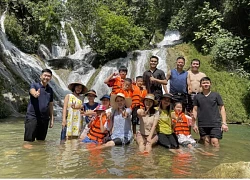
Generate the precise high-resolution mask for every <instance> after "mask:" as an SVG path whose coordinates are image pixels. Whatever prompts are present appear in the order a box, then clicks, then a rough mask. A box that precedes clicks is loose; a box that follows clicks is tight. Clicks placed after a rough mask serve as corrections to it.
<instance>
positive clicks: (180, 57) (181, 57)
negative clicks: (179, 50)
mask: <svg viewBox="0 0 250 180" xmlns="http://www.w3.org/2000/svg"><path fill="white" fill-rule="evenodd" d="M179 59H182V60H183V61H184V63H185V61H186V60H185V58H184V57H183V56H179V57H178V58H177V59H176V61H178V60H179Z"/></svg>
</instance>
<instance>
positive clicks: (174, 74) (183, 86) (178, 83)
mask: <svg viewBox="0 0 250 180" xmlns="http://www.w3.org/2000/svg"><path fill="white" fill-rule="evenodd" d="M184 65H185V58H184V57H178V58H177V59H176V69H171V70H169V71H168V73H167V77H166V79H167V80H170V94H172V95H173V99H175V100H176V101H178V102H181V103H182V105H183V112H184V111H185V109H186V107H187V75H188V73H187V71H185V70H183V67H184ZM164 89H165V88H164ZM165 91H166V90H165Z"/></svg>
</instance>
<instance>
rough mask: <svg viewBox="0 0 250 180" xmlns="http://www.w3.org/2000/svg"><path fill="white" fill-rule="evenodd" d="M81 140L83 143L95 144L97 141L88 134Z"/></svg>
mask: <svg viewBox="0 0 250 180" xmlns="http://www.w3.org/2000/svg"><path fill="white" fill-rule="evenodd" d="M82 142H84V143H95V144H98V142H97V141H94V140H91V139H89V137H88V136H87V137H85V138H84V139H83V140H82Z"/></svg>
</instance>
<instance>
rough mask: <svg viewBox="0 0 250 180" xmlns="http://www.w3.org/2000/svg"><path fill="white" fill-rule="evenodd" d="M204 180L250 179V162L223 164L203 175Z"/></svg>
mask: <svg viewBox="0 0 250 180" xmlns="http://www.w3.org/2000/svg"><path fill="white" fill-rule="evenodd" d="M202 178H250V162H242V161H240V162H238V163H223V164H220V165H219V166H216V167H215V168H213V169H212V170H210V171H208V172H207V173H205V174H203V175H202Z"/></svg>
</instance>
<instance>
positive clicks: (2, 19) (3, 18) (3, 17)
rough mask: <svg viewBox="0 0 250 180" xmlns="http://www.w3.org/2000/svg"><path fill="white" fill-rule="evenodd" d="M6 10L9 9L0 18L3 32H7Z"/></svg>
mask: <svg viewBox="0 0 250 180" xmlns="http://www.w3.org/2000/svg"><path fill="white" fill-rule="evenodd" d="M6 12H7V9H6V10H5V11H4V12H3V14H2V16H1V19H0V22H1V30H2V32H3V33H5V28H4V20H5V17H6Z"/></svg>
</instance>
